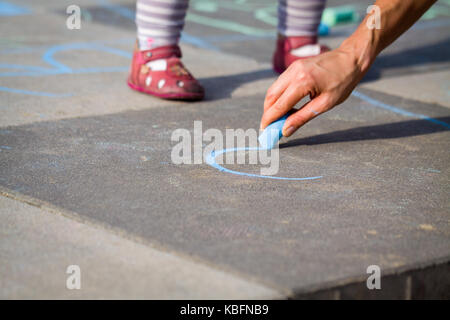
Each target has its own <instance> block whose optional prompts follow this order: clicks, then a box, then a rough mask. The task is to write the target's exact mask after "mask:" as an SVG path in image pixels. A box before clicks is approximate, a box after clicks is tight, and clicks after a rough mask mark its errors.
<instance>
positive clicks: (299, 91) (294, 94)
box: [260, 85, 308, 129]
mask: <svg viewBox="0 0 450 320" xmlns="http://www.w3.org/2000/svg"><path fill="white" fill-rule="evenodd" d="M307 94H308V90H307V89H306V87H305V86H298V85H290V86H289V87H288V88H287V89H286V90H285V91H284V92H283V93H282V94H281V96H280V97H279V98H278V100H277V101H276V102H275V103H274V104H273V105H272V106H271V107H270V108H268V109H266V110H265V111H264V113H263V115H262V118H261V125H260V128H261V129H265V128H266V127H267V126H268V125H269V124H271V123H272V122H274V121H275V120H278V119H279V118H281V117H282V116H284V115H285V114H286V113H287V112H288V111H289V110H291V109H292V108H293V107H294V106H295V105H296V104H297V102H299V101H300V100H301V99H303V98H304V97H305V96H306V95H307Z"/></svg>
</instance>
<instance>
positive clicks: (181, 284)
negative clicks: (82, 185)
mask: <svg viewBox="0 0 450 320" xmlns="http://www.w3.org/2000/svg"><path fill="white" fill-rule="evenodd" d="M51 211H52V212H51ZM60 214H61V213H60V212H59V211H54V210H50V209H49V208H46V209H43V208H39V207H36V206H33V205H29V204H26V203H22V202H19V201H16V200H13V199H10V198H6V197H3V196H0V220H1V221H2V223H1V224H0V237H1V239H2V241H0V261H1V268H0V287H1V290H0V298H1V299H262V298H265V299H273V298H280V297H282V296H281V295H280V294H279V293H278V292H276V291H274V290H272V289H270V288H266V287H264V286H261V285H259V284H256V283H252V282H249V281H248V280H245V279H241V278H239V277H237V276H233V275H231V274H229V273H224V272H221V271H218V270H215V269H212V268H210V267H208V266H205V265H203V264H199V263H196V262H194V261H189V260H187V259H185V258H180V257H178V256H176V255H173V254H171V253H168V252H161V251H158V250H155V249H152V248H150V247H148V246H147V245H143V244H140V243H136V242H135V241H131V240H128V239H124V238H123V237H120V236H117V235H115V234H112V233H111V232H108V231H106V230H104V229H101V228H97V227H93V226H92V225H86V224H83V223H80V222H77V221H74V220H73V219H68V218H66V217H64V216H62V215H60ZM69 265H77V266H79V267H80V270H81V288H80V290H76V289H73V290H69V289H67V287H66V281H67V278H68V277H69V276H70V274H67V273H66V270H67V268H68V266H69Z"/></svg>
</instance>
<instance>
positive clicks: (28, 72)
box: [0, 43, 131, 77]
mask: <svg viewBox="0 0 450 320" xmlns="http://www.w3.org/2000/svg"><path fill="white" fill-rule="evenodd" d="M72 50H94V51H100V52H106V53H110V54H114V55H118V56H121V57H124V58H127V59H130V58H131V53H129V52H127V51H124V50H120V49H116V48H112V47H109V46H106V45H103V44H101V43H68V44H62V45H56V46H52V47H50V48H48V49H47V50H46V51H45V52H44V54H43V55H42V60H43V61H44V62H45V63H47V64H48V65H50V66H51V68H44V67H37V66H27V65H16V64H0V69H12V70H15V71H10V72H1V73H0V77H18V76H46V75H60V74H80V73H100V72H122V71H127V70H128V69H129V67H127V66H123V67H101V68H99V67H92V68H79V69H72V68H70V67H69V66H66V65H65V64H63V63H61V62H59V61H58V60H57V59H55V57H54V55H55V54H56V53H58V52H63V51H72Z"/></svg>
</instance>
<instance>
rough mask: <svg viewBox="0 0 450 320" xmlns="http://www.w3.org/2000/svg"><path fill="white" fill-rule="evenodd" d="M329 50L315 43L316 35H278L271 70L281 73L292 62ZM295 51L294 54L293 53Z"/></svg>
mask: <svg viewBox="0 0 450 320" xmlns="http://www.w3.org/2000/svg"><path fill="white" fill-rule="evenodd" d="M327 51H330V48H328V47H327V46H324V45H320V44H318V43H317V37H285V36H281V35H278V39H277V47H276V50H275V53H274V55H273V60H272V62H273V70H274V71H275V72H277V73H283V72H284V70H286V69H287V68H288V67H289V66H290V65H291V63H292V62H294V61H296V60H299V59H306V58H310V57H314V56H317V55H319V54H321V53H324V52H327ZM294 53H295V54H294Z"/></svg>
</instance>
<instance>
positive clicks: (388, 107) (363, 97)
mask: <svg viewBox="0 0 450 320" xmlns="http://www.w3.org/2000/svg"><path fill="white" fill-rule="evenodd" d="M352 96H354V97H356V98H359V99H361V100H364V101H366V102H368V103H370V104H371V105H373V106H375V107H378V108H382V109H385V110H388V111H391V112H394V113H398V114H401V115H402V116H405V117H411V118H416V119H423V120H426V121H429V122H432V123H434V124H437V125H440V126H443V127H445V128H447V129H450V124H449V123H447V122H444V121H440V120H437V119H434V118H431V117H429V116H426V115H424V114H420V113H414V112H410V111H407V110H404V109H400V108H398V107H394V106H391V105H389V104H386V103H383V102H381V101H378V100H376V99H373V98H371V97H369V96H366V95H365V94H363V93H361V92H358V91H353V92H352Z"/></svg>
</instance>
